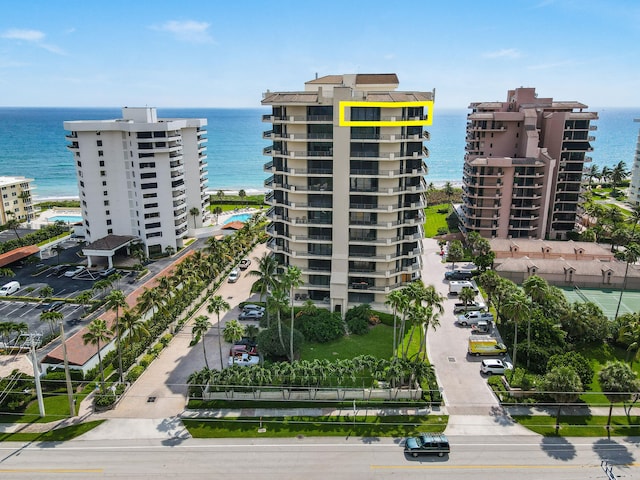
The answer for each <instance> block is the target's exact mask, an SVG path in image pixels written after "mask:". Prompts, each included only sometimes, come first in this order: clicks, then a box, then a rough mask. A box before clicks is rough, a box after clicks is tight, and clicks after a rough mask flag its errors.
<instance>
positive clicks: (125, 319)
mask: <svg viewBox="0 0 640 480" xmlns="http://www.w3.org/2000/svg"><path fill="white" fill-rule="evenodd" d="M120 327H121V330H122V332H123V334H124V333H126V339H127V342H126V345H127V346H131V344H132V343H133V342H134V341H140V340H142V339H143V338H145V337H147V336H149V330H147V326H146V323H145V321H144V320H142V318H140V315H137V314H136V312H135V311H132V310H129V309H124V310H123V311H122V317H120Z"/></svg>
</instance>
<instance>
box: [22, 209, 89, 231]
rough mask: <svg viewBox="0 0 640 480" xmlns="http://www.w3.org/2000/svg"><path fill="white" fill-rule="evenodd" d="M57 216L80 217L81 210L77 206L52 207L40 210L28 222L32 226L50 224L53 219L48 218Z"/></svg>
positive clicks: (38, 226) (37, 226)
mask: <svg viewBox="0 0 640 480" xmlns="http://www.w3.org/2000/svg"><path fill="white" fill-rule="evenodd" d="M58 216H74V217H80V218H82V212H81V210H80V209H79V208H52V209H49V210H44V211H43V212H40V215H38V216H37V217H36V218H34V219H33V220H31V222H30V223H31V226H32V227H33V228H40V227H43V226H46V225H51V224H52V223H53V222H54V221H53V220H50V219H51V218H52V217H58Z"/></svg>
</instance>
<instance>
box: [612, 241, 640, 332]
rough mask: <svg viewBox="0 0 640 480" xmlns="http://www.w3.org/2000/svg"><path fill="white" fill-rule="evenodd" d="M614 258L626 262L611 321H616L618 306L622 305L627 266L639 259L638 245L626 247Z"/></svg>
mask: <svg viewBox="0 0 640 480" xmlns="http://www.w3.org/2000/svg"><path fill="white" fill-rule="evenodd" d="M616 258H617V259H618V260H623V261H625V262H626V267H625V269H624V279H623V280H622V289H621V290H620V296H619V297H618V306H617V307H616V314H615V316H614V318H613V320H614V321H615V320H617V319H618V314H619V313H620V305H621V304H622V295H623V294H624V291H625V289H626V288H627V275H628V274H629V264H631V263H636V262H637V261H638V258H640V245H638V244H637V243H630V244H629V245H627V247H626V248H625V250H624V251H623V252H618V253H617V254H616Z"/></svg>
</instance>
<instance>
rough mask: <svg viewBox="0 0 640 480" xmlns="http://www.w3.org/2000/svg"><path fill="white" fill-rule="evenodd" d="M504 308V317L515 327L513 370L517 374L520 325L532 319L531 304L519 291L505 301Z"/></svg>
mask: <svg viewBox="0 0 640 480" xmlns="http://www.w3.org/2000/svg"><path fill="white" fill-rule="evenodd" d="M502 308H503V312H504V315H505V316H506V317H507V318H509V319H510V320H511V321H512V322H513V324H514V326H515V327H514V328H515V333H514V340H513V369H512V372H515V369H516V356H517V353H518V324H519V323H520V322H521V321H523V320H524V319H525V318H530V316H531V303H530V302H529V299H528V298H527V297H525V296H524V294H523V293H522V292H521V291H517V292H515V293H513V294H512V295H510V296H509V297H508V298H507V299H506V300H505V302H504V305H503V307H502ZM528 351H529V348H527V352H528ZM527 357H528V355H527ZM527 360H528V359H527ZM512 375H513V373H512Z"/></svg>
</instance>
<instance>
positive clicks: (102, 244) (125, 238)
mask: <svg viewBox="0 0 640 480" xmlns="http://www.w3.org/2000/svg"><path fill="white" fill-rule="evenodd" d="M135 238H137V237H134V236H133V235H107V236H106V237H102V238H99V239H98V240H96V241H95V242H91V243H90V244H89V245H87V246H86V247H84V248H83V250H115V249H118V248H120V247H122V246H124V245H125V244H126V243H127V242H130V241H131V240H134V239H135Z"/></svg>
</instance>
